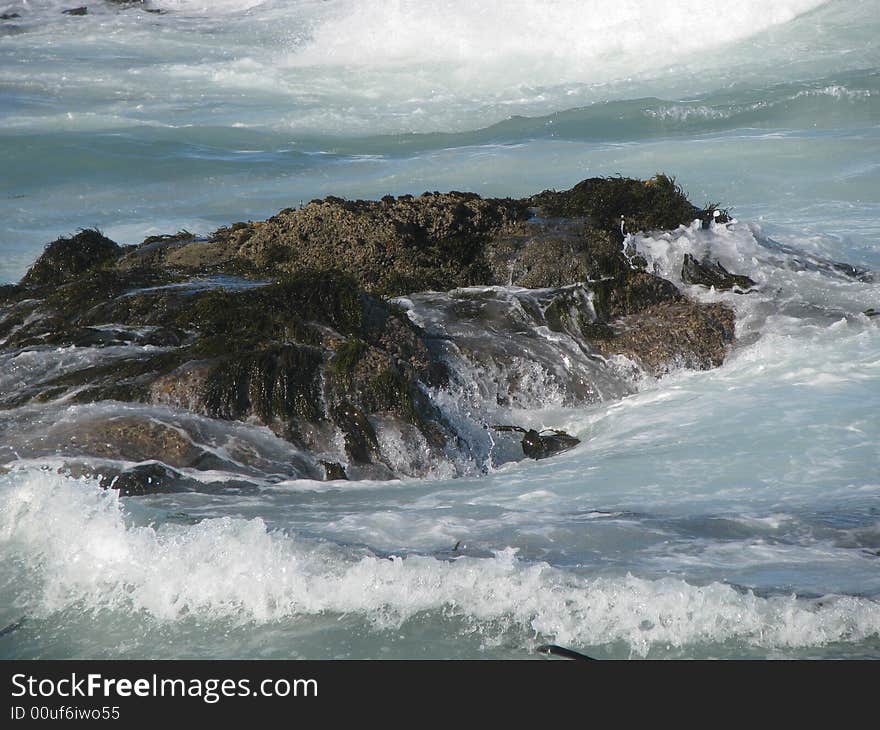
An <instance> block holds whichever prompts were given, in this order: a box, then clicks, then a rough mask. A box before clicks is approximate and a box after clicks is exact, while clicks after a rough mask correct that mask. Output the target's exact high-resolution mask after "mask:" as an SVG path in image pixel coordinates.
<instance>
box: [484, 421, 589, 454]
mask: <svg viewBox="0 0 880 730" xmlns="http://www.w3.org/2000/svg"><path fill="white" fill-rule="evenodd" d="M493 428H494V429H495V430H496V431H513V432H517V433H521V434H523V438H522V450H523V454H525V455H526V456H527V457H528V458H529V459H535V460H537V459H546V458H547V457H548V456H554V455H555V454H559V453H562V452H563V451H568V450H569V449H572V448H574V447H575V446H577V445H578V444H579V443H580V442H581V440H580V439H579V438H577V437H575V436H571V435H569V434H567V433H565V431H555V430H552V429H548V431H549V433H547V432H546V431H536V430H535V429H533V428H529V429H525V428H522V427H520V426H494V427H493Z"/></svg>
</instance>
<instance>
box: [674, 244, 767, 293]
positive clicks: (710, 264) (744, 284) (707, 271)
mask: <svg viewBox="0 0 880 730" xmlns="http://www.w3.org/2000/svg"><path fill="white" fill-rule="evenodd" d="M681 279H682V281H684V282H685V283H686V284H699V285H701V286H708V287H714V288H715V289H718V290H728V289H741V290H744V291H745V290H747V289H751V288H752V287H754V286H755V282H754V281H752V280H751V279H750V278H749V277H748V276H741V275H738V274H731V273H730V272H729V271H728V270H727V269H725V268H724V267H723V266H722V265H721V264H720V263H718V262H717V261H708V260H703V261H702V262H700V261H697V259H696V258H694V257H693V256H692V255H691V254H689V253H686V254H685V255H684V264H682V267H681Z"/></svg>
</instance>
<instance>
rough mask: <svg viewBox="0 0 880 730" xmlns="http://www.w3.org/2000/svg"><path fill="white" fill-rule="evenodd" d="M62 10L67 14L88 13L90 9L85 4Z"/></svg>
mask: <svg viewBox="0 0 880 730" xmlns="http://www.w3.org/2000/svg"><path fill="white" fill-rule="evenodd" d="M61 12H62V13H64V14H65V15H88V12H89V9H88V8H87V7H86V6H85V5H81V6H80V7H78V8H70V9H68V10H62V11H61Z"/></svg>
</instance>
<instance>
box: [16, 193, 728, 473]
mask: <svg viewBox="0 0 880 730" xmlns="http://www.w3.org/2000/svg"><path fill="white" fill-rule="evenodd" d="M700 214H701V211H699V210H698V209H696V208H695V207H694V206H692V205H691V204H690V203H689V202H688V201H687V199H686V198H685V197H684V195H683V193H682V192H681V190H680V189H679V188H678V187H677V186H676V185H675V183H674V181H673V180H671V179H670V178H666V177H664V176H658V177H656V178H653V179H652V180H649V181H646V182H643V181H638V180H628V179H625V178H608V179H606V178H594V179H591V180H585V181H583V182H582V183H580V184H578V185H576V186H575V187H574V188H572V189H571V190H569V191H563V192H555V191H545V192H544V193H541V194H539V195H536V196H533V197H532V198H527V199H523V200H512V199H506V198H481V197H480V196H478V195H475V194H473V193H460V192H450V193H444V194H440V193H425V194H424V195H421V196H418V197H413V196H400V197H397V198H394V197H391V196H386V197H385V198H383V199H382V200H380V201H347V200H342V199H340V198H334V197H328V198H325V199H323V200H317V201H312V202H311V203H309V204H308V205H306V206H304V207H302V208H301V209H296V210H295V209H287V210H284V211H282V212H281V213H279V214H278V215H276V216H274V217H273V218H270V219H269V220H267V221H262V222H247V223H236V224H234V225H232V226H230V227H228V228H223V229H220V230H219V231H217V232H216V233H215V234H214V235H213V236H211V237H210V238H207V239H199V238H197V237H195V236H193V235H192V234H190V233H189V232H187V231H180V232H178V233H176V234H172V235H168V236H152V237H150V238H148V239H146V240H145V241H144V242H143V243H142V244H140V245H138V246H132V247H126V248H120V247H119V246H117V245H116V244H115V243H113V242H112V241H110V240H109V239H106V238H105V237H103V236H102V235H101V234H100V233H99V232H97V231H82V232H81V233H79V234H77V235H76V236H74V237H72V238H69V239H66V238H65V239H59V240H58V241H55V242H53V243H52V244H50V245H49V246H48V247H47V249H46V251H45V252H44V254H43V255H42V256H41V257H40V259H39V260H38V261H37V263H36V264H35V265H34V266H33V267H32V269H31V270H30V271H29V272H28V274H27V275H26V276H25V278H24V279H23V280H22V282H21V284H20V285H16V286H10V287H4V288H2V289H0V337H2V338H5V340H2V341H0V348H5V349H6V350H7V351H10V350H11V349H12V348H19V349H22V348H37V347H40V346H44V345H52V346H56V347H57V346H71V345H73V346H75V347H76V348H89V349H90V350H100V349H102V348H121V347H130V348H131V351H130V352H129V351H126V350H123V351H122V352H117V353H116V354H114V355H113V356H112V357H106V358H92V359H89V358H86V359H84V360H83V365H82V366H81V367H79V368H78V369H76V370H73V371H64V372H62V374H60V375H57V376H49V375H47V376H46V377H45V378H43V379H39V380H38V381H35V382H34V383H30V384H28V385H26V386H24V387H21V388H19V389H17V390H16V392H14V393H7V394H0V404H2V405H3V406H5V407H12V406H15V405H19V404H22V403H28V402H44V401H49V400H53V399H56V398H65V399H68V401H69V402H72V403H90V402H94V401H99V400H108V399H111V400H118V401H123V402H142V403H148V404H152V405H162V406H167V407H169V408H172V409H179V410H182V411H187V412H191V413H196V414H199V415H201V416H208V417H211V418H215V419H224V420H240V421H247V422H250V423H252V424H254V425H262V426H266V427H268V428H269V429H270V430H271V431H272V432H273V433H274V434H275V435H277V436H279V437H281V438H283V439H286V440H288V441H290V442H291V443H292V444H294V445H295V446H296V447H298V448H299V449H301V450H302V451H303V452H306V453H311V454H320V455H321V457H322V458H326V459H327V461H326V463H323V464H321V463H320V462H319V461H318V459H317V458H314V457H306V456H304V457H303V462H304V463H303V464H300V465H298V466H297V473H298V474H309V475H312V476H313V477H314V478H322V476H323V477H326V478H328V479H329V478H343V475H345V476H347V477H351V478H364V477H370V478H372V477H376V478H385V477H388V476H393V475H395V474H401V473H406V474H410V473H412V474H422V473H424V471H425V464H426V463H428V462H430V461H431V460H435V461H436V460H438V459H446V458H451V457H450V456H449V454H459V453H460V454H470V453H473V452H471V451H469V449H470V446H469V445H468V444H467V439H466V438H465V437H464V436H463V435H462V432H460V430H458V427H456V426H454V425H452V424H451V423H449V422H447V420H446V419H445V417H444V414H443V413H441V412H440V411H439V410H438V408H437V407H435V405H434V404H433V402H432V401H431V399H430V398H429V396H428V393H429V392H430V389H433V388H444V387H445V386H446V385H447V383H448V379H449V377H450V371H449V368H448V366H447V361H446V360H445V359H444V355H443V353H444V351H445V350H444V348H443V347H442V346H439V345H438V343H437V342H435V341H434V340H433V339H432V337H433V336H429V335H428V333H427V331H426V330H425V329H422V327H421V326H418V325H417V324H415V323H414V322H413V321H411V320H410V318H409V316H408V315H407V311H406V308H405V307H404V305H403V304H402V302H404V298H401V299H400V300H398V301H397V302H395V303H391V302H389V301H387V300H386V298H385V297H387V296H389V295H409V294H414V293H416V292H419V291H423V292H424V291H437V290H439V291H449V290H451V289H454V288H457V287H466V286H472V285H474V286H476V285H480V286H482V285H491V286H496V287H497V286H499V285H500V286H503V285H507V284H513V285H516V286H520V287H526V288H529V289H533V290H534V289H539V290H540V291H541V294H540V296H538V297H532V296H531V295H529V296H528V297H524V298H523V299H522V302H521V303H523V306H527V307H530V309H529V311H528V312H525V311H524V312H523V313H522V317H520V318H519V319H517V317H516V316H507V314H505V313H504V312H502V311H501V309H499V307H502V303H499V302H500V300H499V301H495V300H493V297H494V296H496V295H497V294H498V292H497V290H492V289H488V288H487V289H482V290H466V291H464V292H461V294H460V296H459V295H458V294H457V295H456V296H455V297H452V298H451V299H450V297H447V300H448V301H451V304H450V307H451V309H450V314H451V315H452V316H454V317H458V321H459V322H461V321H463V320H464V319H465V318H466V317H470V318H471V319H470V320H469V321H471V322H472V323H473V334H472V335H471V336H470V339H469V340H468V344H463V343H460V344H461V346H462V349H461V352H462V353H463V354H465V355H467V356H470V355H472V354H473V351H474V350H479V351H480V352H482V354H480V352H478V353H477V355H475V357H489V358H490V359H492V358H495V359H496V360H497V359H498V358H501V359H502V360H503V359H504V358H508V360H511V359H513V358H516V357H519V356H520V355H521V352H520V351H518V350H517V351H516V352H514V351H513V350H511V349H510V348H509V347H508V349H507V350H506V351H504V352H497V353H496V352H495V351H490V350H489V349H487V348H486V346H485V339H484V338H482V337H481V336H480V332H479V329H480V328H481V327H483V328H486V331H487V332H488V331H494V330H493V328H496V327H497V328H500V330H501V331H504V330H505V328H510V327H512V328H514V329H516V328H519V329H516V333H517V336H520V335H524V336H526V337H528V336H529V334H530V332H531V331H532V330H531V329H530V328H533V327H534V328H540V327H541V326H543V325H546V327H547V328H548V329H549V330H550V331H551V332H556V333H566V334H568V335H571V337H573V338H574V339H575V340H576V341H577V342H578V343H579V344H578V346H579V347H582V349H583V351H584V352H585V353H587V355H588V357H589V358H590V359H594V360H595V361H597V362H598V361H603V362H604V360H603V357H609V356H612V355H625V356H626V357H629V358H631V359H633V360H635V361H637V362H639V363H641V364H642V366H643V367H644V368H645V370H647V371H648V372H651V373H655V374H662V373H664V372H667V371H668V370H669V369H671V368H673V367H678V366H686V367H699V368H704V367H711V366H714V365H718V364H720V363H721V361H722V360H723V358H724V355H725V353H726V349H727V346H728V345H729V344H730V342H731V341H732V339H733V314H732V312H731V311H730V310H729V309H727V308H725V307H724V306H723V305H720V304H715V305H704V304H699V303H697V302H693V301H691V300H689V299H688V298H687V297H686V296H685V295H684V294H682V293H681V292H680V291H679V290H678V289H677V288H676V287H675V286H674V285H673V284H672V283H671V282H669V281H666V280H664V279H662V278H660V277H657V276H655V275H654V274H652V273H649V272H648V271H646V270H645V266H644V262H639V261H637V260H636V257H634V256H633V255H632V253H631V252H630V255H629V256H627V254H626V253H625V252H624V241H625V239H624V236H623V234H622V233H621V231H620V216H621V215H623V216H624V218H625V227H626V230H635V229H636V228H637V227H644V228H658V227H674V226H677V225H680V224H682V223H689V222H691V221H692V220H693V219H694V218H699V217H700ZM725 273H726V272H725ZM728 275H729V274H728ZM729 276H733V275H729ZM480 292H482V294H481V293H480ZM437 296H438V297H443V296H446V295H437ZM526 300H528V301H531V302H532V303H531V304H526ZM518 301H520V300H518ZM459 308H460V310H461V311H459ZM532 310H534V311H532ZM469 313H470V314H469ZM508 314H509V313H508ZM471 315H472V316H471ZM517 316H518V315H517ZM520 330H524V331H525V332H521V331H520ZM542 332H543V330H542ZM468 348H470V349H468ZM514 349H515V348H514ZM493 364H495V365H497V362H495V363H493ZM524 377H525V376H520V375H516V376H515V377H513V379H512V380H511V384H510V388H509V392H507V395H506V396H505V394H504V393H501V391H499V395H498V396H497V398H500V400H498V404H499V405H504V404H505V403H508V402H518V401H517V396H518V393H517V389H522V390H524V391H525V390H526V389H527V387H529V386H528V385H527V383H526V381H525V380H524V379H523V378H524ZM586 380H589V378H587V379H586ZM586 380H585V381H584V382H581V383H580V384H578V385H571V386H570V387H571V388H572V390H573V391H574V390H577V389H580V390H577V392H572V394H571V396H572V403H575V402H587V400H589V397H592V396H590V394H591V393H593V395H595V389H594V388H593V386H592V385H591V383H589V382H586ZM566 387H568V386H566ZM505 397H506V398H507V400H506V401H505V400H504V398H505ZM579 399H580V400H579ZM584 399H586V400H584ZM524 435H527V434H525V433H524ZM73 436H75V437H76V439H77V441H76V443H75V444H74V446H75V447H76V448H77V449H81V450H82V451H83V452H84V453H88V454H92V455H94V456H100V457H105V458H112V459H123V460H127V461H148V460H151V459H158V460H161V461H162V462H163V463H165V464H166V465H167V466H168V467H169V468H172V469H174V468H184V467H190V468H221V469H222V468H226V467H225V466H224V465H223V464H219V465H217V464H215V465H214V466H213V467H212V466H211V464H212V463H213V462H212V461H211V460H212V458H214V459H215V461H216V460H217V458H218V457H212V456H211V455H210V454H208V453H206V451H205V450H204V449H202V448H200V447H197V446H196V445H195V444H194V443H193V442H192V440H191V439H190V438H189V437H188V436H187V434H186V433H185V432H182V431H179V430H175V429H173V428H171V427H170V426H167V425H161V424H158V423H156V422H150V420H149V419H144V418H132V419H130V420H128V421H126V419H125V418H123V419H121V420H120V419H104V421H103V422H102V423H95V424H91V425H90V426H89V427H88V428H84V429H82V432H81V433H76V434H73ZM576 441H577V440H576V439H574V437H571V436H568V435H567V434H563V433H549V434H547V433H538V434H537V435H535V434H532V435H529V436H528V438H524V440H523V449H524V453H525V455H527V456H531V457H533V458H544V456H545V455H550V454H552V453H558V452H559V451H560V450H562V449H564V448H569V447H570V445H573V443H576ZM392 442H393V443H392ZM407 449H409V450H411V451H412V454H413V456H412V458H410V456H409V455H407V454H403V453H402V452H404V451H406V450H407ZM337 452H338V453H337ZM343 452H344V453H343ZM244 458H245V460H246V459H247V457H244ZM342 462H344V463H345V464H346V467H345V468H342V467H341V463H342ZM392 464H394V466H392ZM328 465H330V466H328ZM337 467H339V469H341V472H342V473H341V474H340V472H339V471H338V470H337ZM282 471H283V469H282Z"/></svg>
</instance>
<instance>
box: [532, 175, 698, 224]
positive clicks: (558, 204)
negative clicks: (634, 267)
mask: <svg viewBox="0 0 880 730" xmlns="http://www.w3.org/2000/svg"><path fill="white" fill-rule="evenodd" d="M529 202H530V203H531V204H532V205H534V206H536V207H538V208H539V209H540V211H541V214H542V215H544V216H551V217H565V218H585V219H587V220H588V222H589V223H590V225H591V226H592V227H594V228H599V229H602V230H609V231H611V230H614V231H620V218H621V216H623V218H624V220H625V223H626V231H627V232H629V233H633V232H635V231H649V230H654V229H670V228H677V227H678V226H680V225H689V224H690V223H691V222H692V221H694V220H695V219H696V218H700V217H702V215H703V213H704V211H701V210H700V209H699V208H697V207H696V206H694V205H693V204H691V202H690V201H689V200H688V199H687V197H686V196H685V194H684V192H683V191H682V189H681V188H680V187H678V185H676V183H675V178H670V177H667V176H666V175H656V176H655V177H652V178H651V179H650V180H645V181H642V180H633V179H630V178H624V177H612V178H598V177H594V178H589V179H588V180H583V181H582V182H579V183H578V184H577V185H575V186H574V187H573V188H571V189H570V190H566V191H563V192H556V191H555V190H545V191H544V192H543V193H539V194H538V195H533V196H532V197H531V198H530V199H529Z"/></svg>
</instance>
